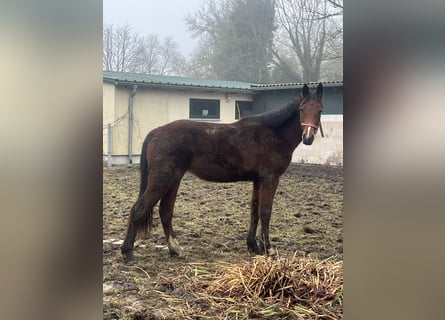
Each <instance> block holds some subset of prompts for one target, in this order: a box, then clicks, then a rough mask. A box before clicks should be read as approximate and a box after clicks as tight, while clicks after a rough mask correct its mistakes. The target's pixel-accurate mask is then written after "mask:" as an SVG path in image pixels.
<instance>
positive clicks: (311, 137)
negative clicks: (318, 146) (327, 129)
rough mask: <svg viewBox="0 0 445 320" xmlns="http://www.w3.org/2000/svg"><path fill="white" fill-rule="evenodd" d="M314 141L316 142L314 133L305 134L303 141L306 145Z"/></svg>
mask: <svg viewBox="0 0 445 320" xmlns="http://www.w3.org/2000/svg"><path fill="white" fill-rule="evenodd" d="M312 142H314V135H313V134H312V135H304V134H303V143H304V144H305V145H308V146H310V145H311V144H312Z"/></svg>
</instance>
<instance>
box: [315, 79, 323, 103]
mask: <svg viewBox="0 0 445 320" xmlns="http://www.w3.org/2000/svg"><path fill="white" fill-rule="evenodd" d="M316 95H317V97H318V99H320V100H321V97H322V96H323V85H322V84H321V82H320V83H319V84H318V86H317V92H316Z"/></svg>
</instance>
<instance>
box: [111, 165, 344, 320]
mask: <svg viewBox="0 0 445 320" xmlns="http://www.w3.org/2000/svg"><path fill="white" fill-rule="evenodd" d="M138 189H139V167H138V166H135V167H133V168H129V167H127V166H119V167H112V168H107V167H104V172H103V290H104V296H103V308H104V309H103V317H104V319H163V318H166V319H183V318H188V319H203V318H204V316H202V317H201V316H199V314H200V313H201V314H204V313H205V314H207V315H208V314H210V315H211V312H210V311H208V309H209V308H210V307H209V306H206V303H205V301H202V300H201V299H199V298H197V297H196V296H194V295H192V294H190V293H188V292H186V291H185V290H184V289H183V287H184V286H183V285H182V284H183V283H182V284H181V285H179V284H178V283H176V282H175V281H176V280H177V279H180V277H181V276H182V278H181V279H182V281H184V279H188V276H187V275H190V276H193V274H194V275H196V274H199V273H213V272H215V271H216V270H218V269H219V268H220V267H221V265H222V264H224V263H237V262H240V261H244V260H249V259H251V255H250V254H249V253H248V251H247V247H246V237H247V231H248V227H249V221H250V214H249V207H250V204H249V201H250V197H251V191H252V183H250V182H238V183H225V184H221V183H212V182H206V181H203V180H200V179H198V178H196V177H194V176H193V175H191V174H188V173H187V174H186V175H185V176H184V178H183V180H182V182H181V186H180V188H179V192H178V198H177V201H176V206H175V215H174V218H173V226H174V228H175V231H176V233H177V238H178V241H179V243H180V245H181V246H182V247H183V249H184V251H185V253H186V258H177V257H170V255H169V254H168V250H167V246H166V241H165V239H164V236H163V231H162V226H161V225H160V220H159V216H158V214H157V208H155V215H154V224H155V227H154V228H153V230H152V234H151V235H150V237H149V238H148V239H141V238H140V237H138V238H137V240H136V243H135V250H134V256H135V260H134V261H133V262H131V263H129V264H125V263H124V262H123V259H122V256H121V253H120V245H121V243H122V239H123V238H124V236H125V231H126V225H127V219H128V215H129V210H130V207H131V206H132V204H133V203H134V201H135V200H136V197H137V194H138ZM342 211H343V167H337V166H324V165H310V164H291V166H290V167H289V168H288V170H287V171H286V172H285V173H284V174H283V176H282V177H281V179H280V184H279V187H278V190H277V193H276V196H275V200H274V206H273V211H272V218H271V222H270V237H271V243H272V246H273V247H274V248H275V249H277V251H278V254H279V256H281V257H292V256H293V255H294V254H295V252H298V253H300V254H303V255H304V254H316V255H317V256H318V257H319V258H320V259H324V258H327V257H331V256H333V255H336V257H337V258H336V259H342V254H343V214H342ZM258 231H260V230H258ZM184 277H185V278H184ZM175 279H176V280H175ZM205 310H207V313H206V312H204V311H205ZM211 318H212V317H211ZM213 318H215V317H213ZM227 318H231V317H229V316H228V317H227ZM236 318H243V317H242V316H240V314H236V317H235V316H234V317H233V319H236ZM244 318H249V317H248V316H246V315H245V316H244Z"/></svg>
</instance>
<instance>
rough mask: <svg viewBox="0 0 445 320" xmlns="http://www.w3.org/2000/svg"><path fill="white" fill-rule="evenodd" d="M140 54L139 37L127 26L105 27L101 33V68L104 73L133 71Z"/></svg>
mask: <svg viewBox="0 0 445 320" xmlns="http://www.w3.org/2000/svg"><path fill="white" fill-rule="evenodd" d="M141 52H142V45H141V41H140V38H139V36H138V35H137V34H136V33H133V32H132V31H131V27H130V26H129V25H128V24H125V25H123V26H117V27H114V26H113V25H109V26H105V27H104V31H103V68H104V70H105V71H117V72H125V71H133V70H134V69H135V68H136V66H137V64H138V61H139V60H140V54H141Z"/></svg>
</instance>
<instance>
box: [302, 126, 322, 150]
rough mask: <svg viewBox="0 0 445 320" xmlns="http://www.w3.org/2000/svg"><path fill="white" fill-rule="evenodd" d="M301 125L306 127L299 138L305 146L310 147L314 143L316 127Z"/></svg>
mask: <svg viewBox="0 0 445 320" xmlns="http://www.w3.org/2000/svg"><path fill="white" fill-rule="evenodd" d="M302 125H303V126H305V127H306V128H305V129H306V130H303V134H302V136H301V138H302V140H303V143H304V144H305V145H308V146H310V145H311V144H312V143H313V142H314V137H315V134H316V133H317V129H318V126H316V125H313V124H308V123H303V124H302Z"/></svg>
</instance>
